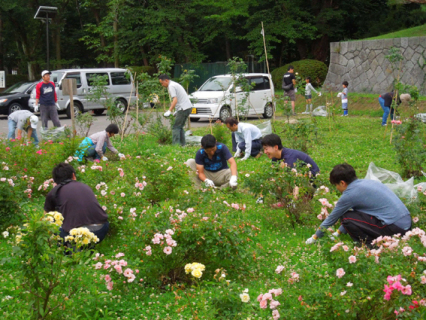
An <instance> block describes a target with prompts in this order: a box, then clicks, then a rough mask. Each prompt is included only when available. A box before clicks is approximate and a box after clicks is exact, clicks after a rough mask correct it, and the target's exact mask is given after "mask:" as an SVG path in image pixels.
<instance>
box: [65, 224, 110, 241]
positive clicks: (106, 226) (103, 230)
mask: <svg viewBox="0 0 426 320" xmlns="http://www.w3.org/2000/svg"><path fill="white" fill-rule="evenodd" d="M88 229H89V228H88ZM89 230H90V229H89ZM108 230H109V222H108V221H107V222H105V223H104V225H103V226H102V228H100V229H99V230H96V231H91V232H92V233H94V234H95V235H96V236H97V237H98V238H99V242H98V243H101V242H102V240H104V238H105V237H106V235H107V233H108ZM69 235H70V234H69V232H66V231H65V230H64V229H62V228H59V236H60V237H61V238H62V239H64V238H65V237H67V236H69Z"/></svg>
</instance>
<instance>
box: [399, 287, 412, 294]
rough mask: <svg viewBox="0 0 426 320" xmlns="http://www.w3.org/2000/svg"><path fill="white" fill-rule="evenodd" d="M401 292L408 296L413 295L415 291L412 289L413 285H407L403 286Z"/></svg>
mask: <svg viewBox="0 0 426 320" xmlns="http://www.w3.org/2000/svg"><path fill="white" fill-rule="evenodd" d="M401 293H402V294H405V295H407V296H409V295H411V294H412V293H413V291H412V290H411V286H410V285H406V286H405V287H402V290H401Z"/></svg>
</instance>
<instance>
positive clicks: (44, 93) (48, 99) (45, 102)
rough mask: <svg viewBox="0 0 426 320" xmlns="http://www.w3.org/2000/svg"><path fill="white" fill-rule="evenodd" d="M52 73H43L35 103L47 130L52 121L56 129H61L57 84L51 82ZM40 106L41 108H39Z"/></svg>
mask: <svg viewBox="0 0 426 320" xmlns="http://www.w3.org/2000/svg"><path fill="white" fill-rule="evenodd" d="M50 74H51V72H50V71H48V70H44V71H43V72H42V73H41V77H42V79H43V81H40V82H39V83H38V84H37V86H36V100H35V103H34V111H35V112H37V111H38V110H39V109H40V117H41V125H42V126H43V128H45V129H47V122H48V121H49V120H52V122H53V125H54V126H55V127H60V126H61V122H60V121H59V116H58V109H57V103H56V102H57V101H58V97H57V96H56V90H55V84H54V83H53V82H52V81H50ZM39 104H40V108H39Z"/></svg>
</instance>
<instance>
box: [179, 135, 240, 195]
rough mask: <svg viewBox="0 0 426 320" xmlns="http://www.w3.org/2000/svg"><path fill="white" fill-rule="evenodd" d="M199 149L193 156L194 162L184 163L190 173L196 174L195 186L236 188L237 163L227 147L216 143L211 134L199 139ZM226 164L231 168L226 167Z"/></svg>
mask: <svg viewBox="0 0 426 320" xmlns="http://www.w3.org/2000/svg"><path fill="white" fill-rule="evenodd" d="M201 147H202V148H201V149H200V150H198V151H197V154H196V155H195V160H194V159H189V160H188V161H187V162H186V164H187V166H188V167H190V168H191V170H192V171H194V172H197V177H195V183H196V185H198V186H201V183H202V182H204V183H205V185H206V186H207V187H215V186H218V187H220V188H225V187H228V186H230V187H231V188H236V187H237V163H236V162H235V159H234V158H233V157H232V154H231V152H230V151H229V149H228V147H227V146H225V145H224V144H223V143H219V142H216V138H215V137H214V136H213V135H211V134H208V135H205V136H204V137H203V138H202V139H201ZM228 162H229V165H230V166H231V168H229V167H228Z"/></svg>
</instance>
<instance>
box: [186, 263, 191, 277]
mask: <svg viewBox="0 0 426 320" xmlns="http://www.w3.org/2000/svg"><path fill="white" fill-rule="evenodd" d="M191 271H192V264H190V263H188V264H187V265H185V273H186V274H188V273H190V272H191Z"/></svg>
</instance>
